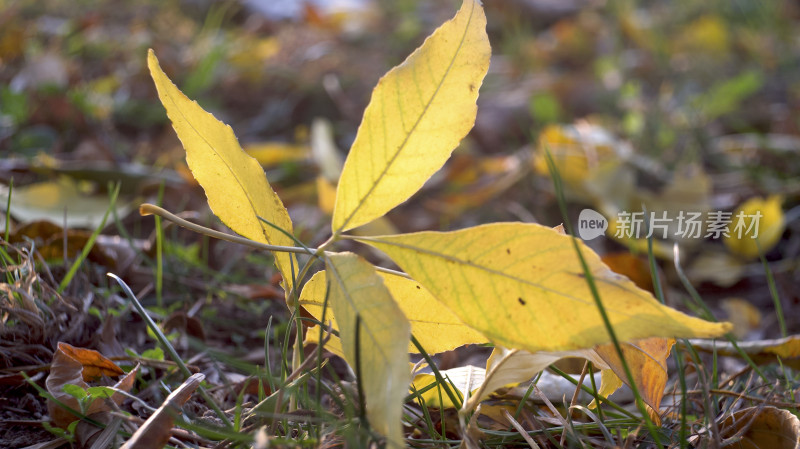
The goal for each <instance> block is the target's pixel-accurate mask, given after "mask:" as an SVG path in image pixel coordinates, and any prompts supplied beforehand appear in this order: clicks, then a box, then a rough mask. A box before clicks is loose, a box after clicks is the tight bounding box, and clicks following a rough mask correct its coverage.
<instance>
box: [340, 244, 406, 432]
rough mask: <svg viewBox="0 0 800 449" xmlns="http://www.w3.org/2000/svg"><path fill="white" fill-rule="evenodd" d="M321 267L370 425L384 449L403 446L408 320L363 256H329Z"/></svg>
mask: <svg viewBox="0 0 800 449" xmlns="http://www.w3.org/2000/svg"><path fill="white" fill-rule="evenodd" d="M325 266H326V270H327V273H329V276H330V284H329V288H328V292H329V301H330V305H331V309H332V310H333V312H334V314H335V315H336V317H337V319H338V324H339V331H340V336H341V339H342V348H343V351H344V356H345V360H347V362H348V363H349V364H350V366H351V367H352V368H353V371H355V373H356V375H357V376H359V379H358V381H359V382H360V384H361V387H362V390H363V392H364V396H365V398H364V400H365V402H366V406H367V419H368V420H369V423H370V426H371V427H372V428H373V429H375V430H376V431H378V432H379V433H381V434H382V435H385V436H386V438H387V441H388V444H387V446H388V447H404V446H405V444H404V439H403V432H402V425H401V419H402V416H403V401H404V399H405V396H406V394H407V392H408V384H409V382H410V381H411V373H410V372H409V368H408V366H409V365H408V364H409V359H408V351H407V348H408V340H409V339H410V338H411V329H410V328H411V327H410V325H409V323H408V320H407V319H406V317H405V316H404V315H403V312H402V311H401V310H400V308H398V307H397V305H396V304H395V303H394V300H392V295H391V294H390V293H389V290H388V289H387V288H386V287H385V286H384V285H383V279H381V277H380V276H378V274H377V273H376V272H375V267H374V266H372V265H371V264H370V263H369V262H367V261H366V260H364V259H363V258H361V257H359V256H358V255H356V254H353V253H340V254H329V255H327V256H326V259H325Z"/></svg>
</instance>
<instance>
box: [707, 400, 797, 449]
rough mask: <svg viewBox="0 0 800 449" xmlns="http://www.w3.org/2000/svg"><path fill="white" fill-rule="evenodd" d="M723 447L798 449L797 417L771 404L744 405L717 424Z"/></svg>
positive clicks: (738, 448)
mask: <svg viewBox="0 0 800 449" xmlns="http://www.w3.org/2000/svg"><path fill="white" fill-rule="evenodd" d="M719 427H720V430H719V431H720V437H721V438H722V439H723V442H727V441H725V440H727V439H729V438H736V439H739V438H741V439H740V440H739V441H731V444H729V445H728V444H726V447H731V448H734V449H798V448H800V420H798V419H797V416H795V415H794V414H793V413H792V412H791V411H789V410H783V409H779V408H775V407H771V406H759V407H747V408H744V409H742V410H739V411H737V412H736V413H734V414H732V415H731V416H728V417H727V418H725V420H724V421H722V423H721V424H720V425H719Z"/></svg>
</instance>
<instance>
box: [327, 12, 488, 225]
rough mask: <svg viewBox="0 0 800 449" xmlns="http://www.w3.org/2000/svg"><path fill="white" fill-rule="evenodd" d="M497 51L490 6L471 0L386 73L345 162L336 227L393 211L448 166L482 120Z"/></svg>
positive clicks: (366, 221)
mask: <svg viewBox="0 0 800 449" xmlns="http://www.w3.org/2000/svg"><path fill="white" fill-rule="evenodd" d="M490 55H491V48H490V47H489V39H488V37H487V35H486V17H485V15H484V13H483V9H482V8H481V6H480V4H479V2H478V1H477V0H464V3H463V5H462V7H461V9H460V10H459V11H458V13H457V14H456V15H455V17H453V19H451V20H450V21H448V22H445V23H444V24H443V25H442V26H441V27H439V28H438V29H437V30H436V31H435V32H434V33H433V34H432V35H431V36H430V37H428V39H427V40H425V42H424V43H423V44H422V46H421V47H419V48H418V49H417V50H416V51H414V53H412V54H411V56H409V57H408V59H406V60H405V61H404V62H403V63H402V64H400V65H399V66H397V67H395V68H394V69H392V70H391V71H389V73H387V74H386V75H385V76H384V77H383V78H381V80H380V81H379V82H378V85H377V86H376V87H375V89H374V90H373V92H372V98H371V100H370V103H369V105H368V106H367V109H366V111H365V112H364V118H363V120H362V122H361V126H360V127H359V129H358V133H357V135H356V139H355V141H354V142H353V146H352V148H351V149H350V154H349V155H348V157H347V160H346V161H345V164H344V169H343V171H342V176H341V179H340V181H339V187H338V192H337V196H336V207H335V209H334V213H333V222H332V225H333V231H334V233H339V232H343V231H346V230H348V229H352V228H355V227H358V226H360V225H363V224H365V223H368V222H370V221H372V220H374V219H376V218H378V217H380V216H382V215H384V214H386V213H387V212H388V211H390V210H391V209H393V208H394V207H395V206H397V205H398V204H400V203H402V202H403V201H405V200H407V199H408V198H409V197H410V196H411V195H413V194H414V193H415V192H416V191H417V190H419V189H420V187H422V185H423V184H424V183H425V181H426V180H428V178H430V177H431V175H433V174H434V173H435V172H436V171H437V170H438V169H439V168H441V167H442V165H444V163H445V161H446V160H447V159H448V158H449V157H450V154H451V153H452V151H453V149H454V148H455V147H456V146H457V145H458V143H459V142H460V141H461V139H462V138H464V136H465V135H466V134H467V132H469V130H470V129H471V128H472V125H473V124H474V122H475V114H476V112H477V106H476V103H475V102H476V100H477V98H478V89H479V88H480V86H481V83H482V82H483V77H484V75H486V72H487V70H488V68H489V57H490Z"/></svg>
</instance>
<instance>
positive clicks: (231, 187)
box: [147, 50, 297, 291]
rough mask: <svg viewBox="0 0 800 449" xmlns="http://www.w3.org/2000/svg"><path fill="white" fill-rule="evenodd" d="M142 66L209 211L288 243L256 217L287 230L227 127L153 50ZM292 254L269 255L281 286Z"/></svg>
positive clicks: (245, 231)
mask: <svg viewBox="0 0 800 449" xmlns="http://www.w3.org/2000/svg"><path fill="white" fill-rule="evenodd" d="M147 65H148V67H150V74H151V76H152V77H153V81H155V84H156V88H157V89H158V96H159V98H160V99H161V103H162V104H163V105H164V107H165V108H166V109H167V115H168V116H169V119H170V120H171V121H172V127H173V128H175V132H176V133H177V134H178V138H179V139H180V140H181V143H183V148H184V149H185V150H186V162H187V163H188V164H189V168H190V169H191V170H192V175H194V177H195V178H196V179H197V182H198V183H200V185H201V186H203V190H205V192H206V196H207V197H208V205H209V206H210V207H211V210H212V211H213V212H214V214H215V215H216V216H217V217H219V219H220V220H222V222H223V223H225V224H226V225H227V226H228V227H230V228H231V229H233V230H234V231H236V232H237V233H239V234H241V235H243V236H245V237H247V238H249V239H251V240H255V241H257V242H261V243H266V244H270V245H281V246H294V242H293V241H292V239H291V238H289V237H288V236H287V235H285V234H284V233H282V232H281V231H279V230H277V229H275V228H273V227H272V226H270V225H268V224H266V223H264V222H262V221H261V220H259V217H261V218H263V219H265V220H267V221H268V222H270V223H272V224H274V225H275V226H277V227H279V228H281V229H283V230H284V231H286V232H287V233H289V234H292V221H291V219H290V218H289V214H288V212H286V208H285V207H283V203H282V202H281V200H280V198H278V195H276V194H275V191H273V190H272V187H270V185H269V182H267V177H266V175H265V174H264V169H262V168H261V165H259V163H258V161H256V160H255V159H253V158H252V157H251V156H249V155H247V153H245V152H244V151H243V150H242V147H240V146H239V142H238V140H236V136H235V135H234V134H233V130H232V129H231V127H230V126H228V125H226V124H224V123H222V122H220V121H219V120H217V119H216V118H214V116H213V115H211V114H209V113H208V112H206V111H204V110H203V108H201V107H200V106H199V105H198V104H197V103H196V102H194V101H192V100H190V99H189V98H187V97H186V96H185V95H184V94H183V93H182V92H181V91H180V90H178V88H177V87H176V86H175V85H174V84H173V83H172V81H170V79H169V78H167V75H166V74H165V73H164V71H163V70H161V66H160V65H159V64H158V59H156V55H155V53H153V50H150V51H149V52H148V55H147ZM293 259H294V256H292V255H290V254H289V253H278V254H276V255H275V262H276V264H277V266H278V270H279V271H280V272H281V275H283V279H284V282H285V286H286V287H287V291H288V289H289V288H291V286H292V271H291V268H290V267H291V266H292V264H293V265H294V267H295V272H296V270H297V261H296V260H293Z"/></svg>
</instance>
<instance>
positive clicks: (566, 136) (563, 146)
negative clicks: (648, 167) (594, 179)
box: [533, 125, 619, 188]
mask: <svg viewBox="0 0 800 449" xmlns="http://www.w3.org/2000/svg"><path fill="white" fill-rule="evenodd" d="M614 144H615V142H614V141H613V140H612V139H611V138H610V136H609V135H608V133H606V132H605V131H604V130H602V129H601V128H599V127H596V126H593V125H581V126H559V125H549V126H547V127H546V128H545V129H544V130H543V131H542V133H541V135H540V136H539V143H538V145H537V148H536V154H535V155H534V158H533V167H534V169H535V170H536V172H537V173H539V174H542V175H549V173H550V171H549V170H548V168H547V155H546V154H547V152H548V151H549V152H550V156H551V157H552V158H553V162H554V163H555V165H556V168H557V169H558V173H559V175H560V176H561V179H562V180H563V181H564V183H566V184H567V185H568V186H570V187H573V188H582V187H583V183H584V181H586V180H587V179H588V178H590V177H591V175H592V173H593V172H595V171H596V170H598V169H600V168H601V167H603V166H606V165H609V164H611V165H617V164H619V157H618V156H617V153H616V151H615V149H614Z"/></svg>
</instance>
